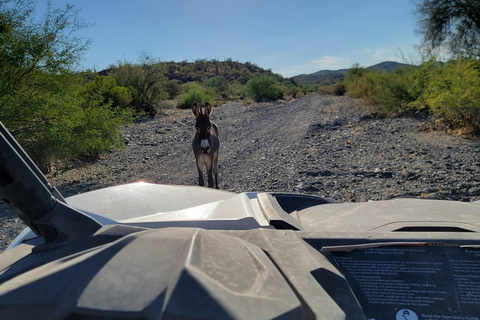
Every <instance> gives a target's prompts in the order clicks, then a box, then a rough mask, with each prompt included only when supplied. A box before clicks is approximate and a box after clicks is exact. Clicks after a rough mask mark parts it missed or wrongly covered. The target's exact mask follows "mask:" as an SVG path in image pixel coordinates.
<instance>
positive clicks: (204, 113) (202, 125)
mask: <svg viewBox="0 0 480 320" xmlns="http://www.w3.org/2000/svg"><path fill="white" fill-rule="evenodd" d="M192 112H193V114H194V115H195V117H196V118H197V121H196V123H195V129H196V132H195V136H193V142H192V146H193V152H194V153H195V159H197V169H198V185H199V186H203V185H205V182H204V180H203V167H204V166H205V167H206V169H207V178H208V187H209V188H213V176H215V188H217V189H218V169H217V162H218V149H219V148H220V141H219V140H218V128H217V126H216V125H215V124H214V123H213V122H211V121H210V115H211V114H212V106H211V105H210V103H208V102H205V106H199V105H198V104H197V103H196V102H194V103H193V105H192Z"/></svg>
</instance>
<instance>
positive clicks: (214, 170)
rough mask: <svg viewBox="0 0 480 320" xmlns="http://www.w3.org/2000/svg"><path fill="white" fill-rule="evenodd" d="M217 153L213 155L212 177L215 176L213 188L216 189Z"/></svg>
mask: <svg viewBox="0 0 480 320" xmlns="http://www.w3.org/2000/svg"><path fill="white" fill-rule="evenodd" d="M217 162H218V151H217V152H215V153H214V154H213V175H214V176H215V188H216V189H218V167H217Z"/></svg>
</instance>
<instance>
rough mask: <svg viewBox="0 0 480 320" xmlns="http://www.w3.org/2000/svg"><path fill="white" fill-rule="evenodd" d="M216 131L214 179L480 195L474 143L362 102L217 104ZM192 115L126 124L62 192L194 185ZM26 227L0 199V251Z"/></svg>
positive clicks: (264, 186) (341, 192)
mask: <svg viewBox="0 0 480 320" xmlns="http://www.w3.org/2000/svg"><path fill="white" fill-rule="evenodd" d="M212 120H213V121H214V122H215V123H216V124H217V125H218V127H219V131H220V144H221V146H220V158H219V185H220V188H221V189H224V190H229V191H235V192H244V191H281V192H300V193H309V194H316V195H321V196H326V197H329V198H333V199H335V200H339V201H345V202H360V201H367V200H381V199H390V198H394V197H399V196H408V197H419V198H428V199H451V200H459V201H478V200H480V141H479V140H475V139H471V138H469V137H467V136H458V135H452V134H450V135H448V134H446V133H444V132H439V131H432V130H428V129H427V128H428V125H427V124H428V123H427V121H428V120H426V119H425V120H420V119H410V118H401V117H396V118H395V117H394V118H390V119H378V118H376V117H375V116H374V115H372V114H371V113H370V112H369V111H368V107H367V106H365V105H364V104H363V103H362V101H360V100H354V99H352V98H349V97H334V96H319V95H316V94H314V95H309V96H306V97H303V98H301V99H297V100H294V101H290V102H282V103H255V104H253V105H248V106H245V105H243V104H242V103H241V102H235V103H228V104H226V105H223V106H220V107H217V108H214V112H213V115H212ZM193 125H194V118H193V115H192V114H191V112H190V111H189V110H167V111H166V112H165V115H160V116H157V117H156V118H155V119H152V120H148V121H145V122H139V123H134V124H131V125H129V126H128V127H126V128H125V130H124V135H125V141H126V144H127V145H126V147H125V148H124V149H123V150H120V151H117V152H112V153H108V154H105V155H103V156H102V157H101V159H99V160H96V161H93V162H90V163H83V164H77V166H76V167H74V168H70V169H62V170H57V171H55V172H54V173H53V174H51V175H50V176H49V177H48V179H49V181H50V182H51V184H53V185H55V186H57V187H58V189H59V190H60V192H61V193H62V194H63V195H64V196H70V195H74V194H77V193H80V192H85V191H89V190H94V189H98V188H102V187H107V186H112V185H117V184H122V183H128V182H135V181H139V180H143V181H147V182H153V183H162V184H176V185H196V184H197V181H198V177H197V171H196V167H195V160H194V156H193V153H192V151H191V139H192V136H193V133H194V128H193ZM23 228H24V225H23V223H22V222H21V221H19V220H18V219H17V218H16V217H15V216H14V215H13V214H12V213H11V212H10V211H8V210H7V209H6V208H5V206H4V205H3V204H2V205H1V206H0V250H3V249H4V248H5V247H6V245H7V244H8V243H9V242H10V241H11V240H12V239H13V238H14V237H15V236H16V235H17V234H18V233H19V232H20V231H21V229H23Z"/></svg>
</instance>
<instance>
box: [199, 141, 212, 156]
mask: <svg viewBox="0 0 480 320" xmlns="http://www.w3.org/2000/svg"><path fill="white" fill-rule="evenodd" d="M200 149H202V152H203V153H204V154H207V153H208V152H209V151H210V144H209V143H208V140H207V139H203V140H202V141H201V142H200Z"/></svg>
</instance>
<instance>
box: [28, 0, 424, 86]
mask: <svg viewBox="0 0 480 320" xmlns="http://www.w3.org/2000/svg"><path fill="white" fill-rule="evenodd" d="M41 2H43V1H41ZM39 3H40V2H39ZM51 3H52V6H53V7H54V8H57V7H63V6H64V5H65V3H70V4H72V5H74V6H75V7H76V8H77V9H79V10H80V12H79V16H80V17H81V18H82V19H83V20H85V21H86V22H87V23H90V24H93V25H92V26H91V27H89V28H88V29H83V30H81V31H80V32H79V33H78V34H77V35H79V36H82V37H86V38H89V39H90V40H91V41H92V43H91V45H90V47H89V49H88V51H87V52H86V54H85V56H84V58H85V59H84V61H83V62H82V65H83V66H84V67H85V68H89V69H93V68H95V69H96V70H97V71H99V70H102V69H105V68H107V67H108V66H109V65H111V64H116V63H117V62H118V61H119V60H125V59H126V60H127V61H130V62H135V61H136V60H137V58H138V57H139V55H140V54H141V53H142V52H146V53H147V54H149V55H150V56H151V57H153V58H156V59H160V60H161V61H183V60H187V61H195V60H197V59H218V60H220V61H221V60H225V59H227V58H231V59H232V60H234V61H239V62H247V61H250V62H252V63H254V64H256V65H258V66H259V67H262V68H265V69H271V70H272V71H273V72H276V73H280V74H282V75H283V76H285V77H290V76H294V75H298V74H302V73H306V74H309V73H313V72H316V71H319V70H324V69H329V70H337V69H341V68H349V67H351V66H352V65H353V64H354V63H359V64H360V65H362V66H365V67H368V66H371V65H374V64H376V63H379V62H382V61H387V60H389V61H398V62H403V60H402V59H401V55H402V53H403V54H404V55H405V56H407V57H409V56H412V55H415V53H416V50H415V46H416V45H418V44H419V43H420V40H421V39H420V37H419V36H417V35H416V34H415V32H414V30H415V28H416V20H415V5H414V3H413V1H412V0H328V1H325V0H276V1H273V0H241V1H240V0H171V1H166V0H70V1H65V0H52V1H51ZM39 6H41V5H39ZM37 13H38V14H41V13H42V11H41V9H39V11H38V12H37Z"/></svg>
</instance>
